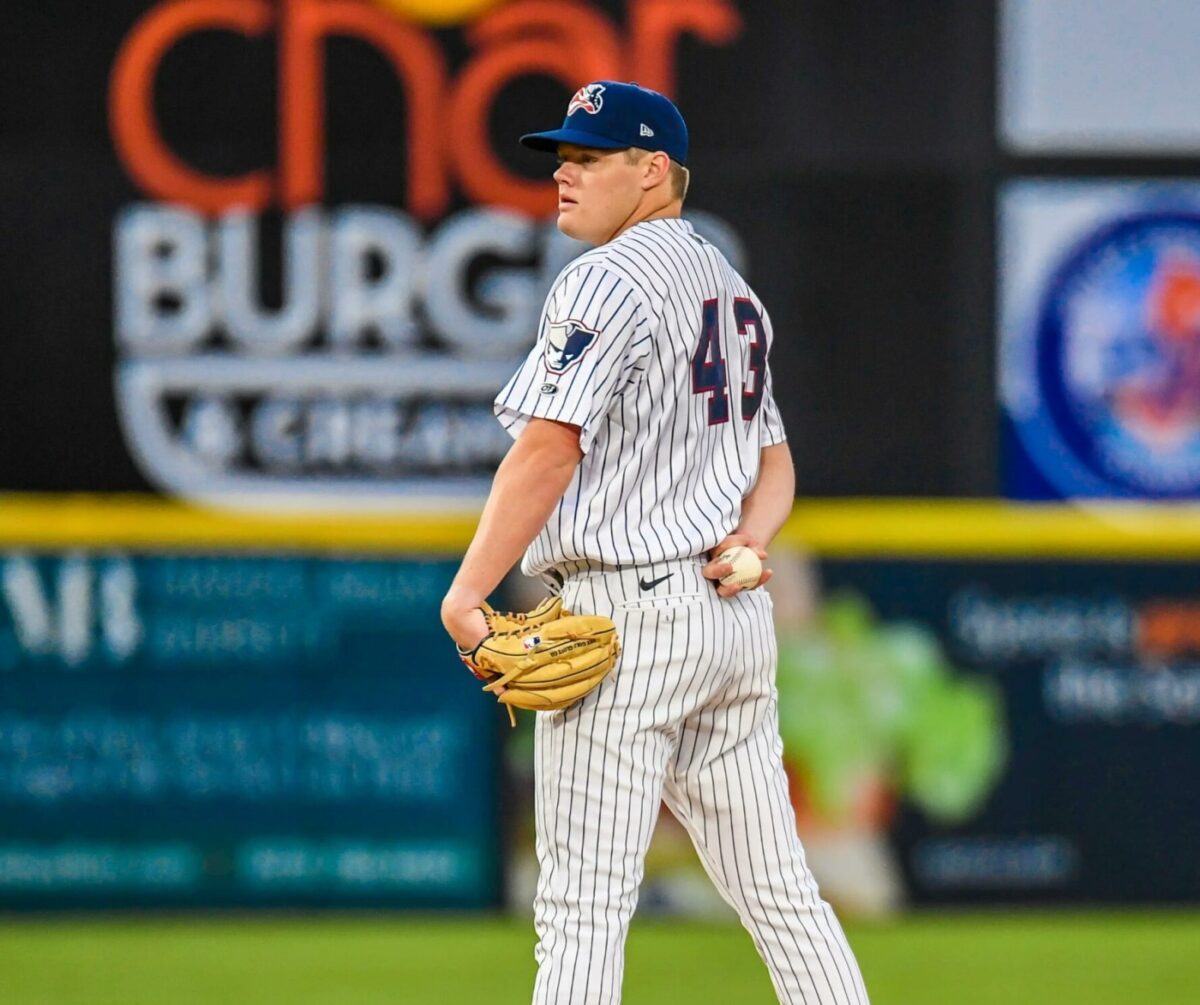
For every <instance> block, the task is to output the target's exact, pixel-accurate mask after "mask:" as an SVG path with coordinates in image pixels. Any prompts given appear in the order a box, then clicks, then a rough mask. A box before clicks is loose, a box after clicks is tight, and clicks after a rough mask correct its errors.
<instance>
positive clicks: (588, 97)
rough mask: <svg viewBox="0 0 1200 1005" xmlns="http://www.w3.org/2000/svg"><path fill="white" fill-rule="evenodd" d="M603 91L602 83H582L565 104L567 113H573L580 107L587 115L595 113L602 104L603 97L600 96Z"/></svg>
mask: <svg viewBox="0 0 1200 1005" xmlns="http://www.w3.org/2000/svg"><path fill="white" fill-rule="evenodd" d="M603 93H604V85H603V84H584V85H583V87H581V88H580V89H579V90H578V91H576V92H575V97H573V98H572V99H571V103H570V104H569V105H567V115H573V114H574V113H575V112H577V111H578V110H579V109H581V108H582V109H583V110H584V111H585V112H587V113H588V115H595V114H596V113H597V112H598V111H600V109H601V108H602V107H603V105H604V99H603V98H602V97H601V95H602V94H603Z"/></svg>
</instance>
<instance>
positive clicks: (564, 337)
mask: <svg viewBox="0 0 1200 1005" xmlns="http://www.w3.org/2000/svg"><path fill="white" fill-rule="evenodd" d="M596 334H597V333H596V332H594V331H590V330H589V329H587V328H584V327H583V326H582V325H580V324H579V323H578V322H575V321H551V322H550V325H549V326H548V327H547V329H546V369H547V370H549V371H550V372H551V373H566V372H567V370H569V369H570V368H571V367H573V366H574V365H575V364H576V363H578V362H579V360H580V358H581V357H582V356H583V354H584V353H585V352H587V351H588V349H589V348H590V347H591V345H592V343H593V342H595V341H596ZM543 390H544V388H543Z"/></svg>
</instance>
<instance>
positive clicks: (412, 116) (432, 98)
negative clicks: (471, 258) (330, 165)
mask: <svg viewBox="0 0 1200 1005" xmlns="http://www.w3.org/2000/svg"><path fill="white" fill-rule="evenodd" d="M280 34H281V38H280V71H279V72H280V88H279V90H280V101H281V108H280V117H279V121H280V138H279V149H280V158H281V164H282V166H281V172H280V173H281V176H282V178H281V199H280V201H281V202H282V204H283V206H284V208H286V209H294V208H295V207H297V206H302V205H305V204H307V203H311V202H318V201H319V200H320V199H321V197H322V196H323V195H324V183H325V163H324V154H325V104H324V98H323V96H324V90H325V60H324V53H323V50H322V41H323V39H324V37H325V36H327V35H345V36H349V37H352V38H358V39H361V40H363V41H365V42H368V43H370V44H371V45H373V46H374V47H375V48H376V49H378V50H379V51H380V52H381V53H383V55H384V56H386V57H387V58H388V61H389V62H390V63H391V64H392V66H393V68H394V69H395V71H396V73H397V75H398V76H399V77H400V79H401V80H402V81H403V82H404V93H405V97H406V100H407V101H408V115H407V120H408V161H407V163H408V197H407V202H408V208H409V210H410V211H411V212H412V213H413V214H414V215H415V216H417V217H420V218H421V219H426V220H428V219H432V218H434V217H436V216H437V215H438V214H439V213H441V212H442V211H444V210H445V208H446V204H447V202H448V201H449V198H450V191H449V184H448V181H447V179H446V172H445V171H444V170H443V162H442V155H441V153H440V151H441V150H442V149H443V139H442V136H441V135H440V132H441V129H443V128H444V126H445V122H444V116H443V114H442V100H443V98H442V96H443V95H444V94H445V91H446V67H445V62H444V60H443V59H442V54H441V52H440V51H439V49H438V48H437V46H435V45H434V44H433V42H432V41H430V39H429V36H428V35H426V34H425V33H424V32H423V31H421V30H419V29H417V28H413V27H412V26H410V25H407V24H403V23H401V22H400V21H398V20H396V18H395V17H393V16H392V15H390V14H388V13H387V12H386V11H384V10H383V9H382V8H379V7H373V6H369V5H367V4H364V3H360V2H358V0H329V2H323V0H285V2H284V7H283V15H282V24H281V28H280Z"/></svg>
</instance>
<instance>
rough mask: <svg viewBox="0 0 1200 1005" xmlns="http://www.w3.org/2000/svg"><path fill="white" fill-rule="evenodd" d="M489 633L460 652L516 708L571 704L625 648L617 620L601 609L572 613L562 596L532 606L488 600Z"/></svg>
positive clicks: (539, 708) (488, 686)
mask: <svg viewBox="0 0 1200 1005" xmlns="http://www.w3.org/2000/svg"><path fill="white" fill-rule="evenodd" d="M483 615H484V617H485V618H486V619H487V623H488V629H489V631H488V634H487V635H486V636H485V637H484V639H483V641H482V642H480V643H479V645H477V646H476V647H475V648H474V649H473V650H470V651H466V650H463V649H461V648H460V649H459V650H458V655H459V657H460V658H461V659H462V661H463V662H464V663H465V664H466V665H467V669H469V670H470V671H471V673H473V674H474V675H475V676H476V677H478V678H479V679H480V680H483V681H487V684H486V685H485V686H484V688H483V689H484V690H485V691H489V692H491V693H492V694H494V695H496V697H497V699H498V700H499V701H500V703H501V704H503V705H505V706H507V708H508V715H509V718H510V719H511V720H512V722H513V724H514V725H515V724H516V717H515V715H514V714H513V709H515V708H524V709H528V710H529V711H543V710H547V709H555V708H566V707H567V706H568V705H571V704H573V703H574V702H576V701H578V700H579V699H580V698H582V697H583V696H584V695H585V694H587V693H588V692H589V691H591V690H592V689H593V688H594V687H596V685H598V684H599V683H600V682H601V681H602V680H603V679H604V678H605V676H606V675H607V674H608V673H609V671H610V670H612V668H613V667H614V666H615V665H616V662H617V657H618V655H619V654H620V652H621V646H620V642H619V641H618V639H617V626H616V625H614V624H613V623H612V621H611V620H610V619H609V618H606V617H603V616H601V615H591V614H572V613H571V612H570V611H567V610H565V609H564V608H563V606H562V600H561V599H560V598H559V597H550V598H548V599H547V600H545V601H543V602H542V603H540V604H538V606H537V607H535V608H534V609H533V610H532V611H523V612H518V613H513V612H507V611H494V610H492V608H491V607H489V606H487V605H486V604H485V605H484V606H483Z"/></svg>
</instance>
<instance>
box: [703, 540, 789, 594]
mask: <svg viewBox="0 0 1200 1005" xmlns="http://www.w3.org/2000/svg"><path fill="white" fill-rule="evenodd" d="M738 545H742V546H743V547H746V548H749V549H750V550H751V551H753V552H754V554H756V555H757V556H758V557H759V559H760V560H761V561H762V562H763V563H764V565H763V574H762V577H761V578H760V579H759V581H758V582H757V583H755V584H754V585H753V586H749V587H743V586H735V585H732V584H731V585H728V586H727V585H725V584H724V583H722V582H721V578H722V577H723V576H728V575H729V574H730V573H731V572H733V566H732V565H730V564H729V563H728V562H717V561H715V558H716V556H717V555H723V554H725V552H727V551H728V550H729V549H730V548H735V547H737V546H738ZM708 558H709V561H708V564H707V565H705V566H704V568H703V569H701V570H700V571H701V573H703V575H704V578H705V579H711V580H712V581H713V586H715V587H716V590H717V594H718V595H719V596H722V597H736V596H737V595H738V594H739V593H741V592H742V590H744V589H749V590H757V589H758V588H759V587H760V586H762V585H763V584H764V583H766V581H767V580H768V579H770V578H771V576H772V575H774V573H773V572H772V571H771V570H770V569H768V568H766V565H765V563H766V561H767V550H766V549H765V548H764V547H763V546H762V545H760V544H759V543H758V542H757V541H756V540H754V538H752V537H751V536H750V535H749V534H742V533H733V534H730V535H729V536H728V537H726V538H725V540H724V541H722V542H721V543H720V544H718V545H717V546H716V547H715V548H713V550H712V551H710V552H709V553H708Z"/></svg>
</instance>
